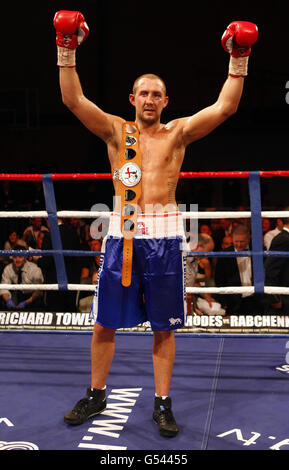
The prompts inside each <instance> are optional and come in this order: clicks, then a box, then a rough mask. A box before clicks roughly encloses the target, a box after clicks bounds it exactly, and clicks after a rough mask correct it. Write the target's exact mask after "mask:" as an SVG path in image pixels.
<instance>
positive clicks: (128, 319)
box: [91, 212, 187, 331]
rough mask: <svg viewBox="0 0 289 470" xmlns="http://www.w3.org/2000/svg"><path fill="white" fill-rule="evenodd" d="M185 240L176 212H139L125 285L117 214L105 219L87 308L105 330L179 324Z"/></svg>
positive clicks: (164, 327) (183, 307)
mask: <svg viewBox="0 0 289 470" xmlns="http://www.w3.org/2000/svg"><path fill="white" fill-rule="evenodd" d="M185 247H186V240H185V232H184V224H183V218H182V214H181V213H180V212H176V213H170V212H169V213H165V214H163V213H161V214H153V215H150V214H140V215H139V216H138V219H137V229H136V233H135V236H134V240H133V263H132V277H131V284H130V286H128V287H124V286H123V285H122V283H121V278H122V253H123V236H122V234H121V232H120V216H119V215H118V214H112V215H111V217H110V223H109V229H108V233H107V236H106V237H105V238H104V240H103V244H102V253H103V254H102V255H101V263H100V268H99V273H98V279H97V284H96V288H95V294H94V299H93V303H92V308H91V312H92V314H93V316H94V319H95V321H96V323H98V324H99V325H102V326H103V327H106V328H112V329H119V328H131V327H134V326H137V325H140V324H142V323H144V322H147V321H149V322H150V325H151V329H152V330H153V331H165V330H173V329H176V328H180V327H182V326H183V325H184V322H185V316H186V280H185V272H186V255H187V252H186V251H185Z"/></svg>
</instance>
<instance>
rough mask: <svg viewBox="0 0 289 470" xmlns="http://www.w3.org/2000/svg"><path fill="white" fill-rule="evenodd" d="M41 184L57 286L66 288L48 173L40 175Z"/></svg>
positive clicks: (51, 186)
mask: <svg viewBox="0 0 289 470" xmlns="http://www.w3.org/2000/svg"><path fill="white" fill-rule="evenodd" d="M42 185H43V192H44V199H45V207H46V211H47V214H48V221H49V227H50V236H51V242H52V248H53V250H55V253H53V258H54V263H55V268H56V275H57V282H58V287H59V289H60V290H67V283H68V281H67V275H66V269H65V262H64V256H63V250H62V242H61V237H60V232H59V228H58V223H57V208H56V200H55V193H54V187H53V181H52V177H51V175H50V174H46V175H42Z"/></svg>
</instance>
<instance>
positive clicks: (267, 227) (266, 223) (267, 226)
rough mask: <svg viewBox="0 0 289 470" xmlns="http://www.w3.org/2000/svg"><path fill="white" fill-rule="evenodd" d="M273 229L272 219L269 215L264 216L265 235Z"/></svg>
mask: <svg viewBox="0 0 289 470" xmlns="http://www.w3.org/2000/svg"><path fill="white" fill-rule="evenodd" d="M269 230H271V220H270V219H268V218H267V217H262V232H263V236H264V235H265V233H267V232H269Z"/></svg>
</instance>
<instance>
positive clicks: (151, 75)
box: [132, 73, 167, 96]
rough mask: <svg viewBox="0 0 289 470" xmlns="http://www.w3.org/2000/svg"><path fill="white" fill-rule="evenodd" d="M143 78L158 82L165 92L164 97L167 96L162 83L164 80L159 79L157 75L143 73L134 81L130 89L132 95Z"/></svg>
mask: <svg viewBox="0 0 289 470" xmlns="http://www.w3.org/2000/svg"><path fill="white" fill-rule="evenodd" d="M143 78H149V79H150V80H159V81H160V82H161V83H162V85H163V87H164V92H165V96H166V94H167V87H166V84H165V82H164V80H163V79H162V78H161V77H159V76H158V75H156V74H154V73H145V74H143V75H140V76H139V77H138V78H137V79H136V80H135V81H134V84H133V87H132V91H133V94H135V93H136V89H137V85H138V82H139V81H140V80H142V79H143Z"/></svg>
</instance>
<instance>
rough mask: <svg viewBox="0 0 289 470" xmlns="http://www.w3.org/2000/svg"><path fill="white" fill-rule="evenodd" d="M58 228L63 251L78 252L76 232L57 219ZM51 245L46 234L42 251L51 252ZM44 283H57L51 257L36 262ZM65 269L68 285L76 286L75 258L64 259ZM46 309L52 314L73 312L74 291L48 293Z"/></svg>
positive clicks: (78, 266) (76, 269) (77, 269)
mask: <svg viewBox="0 0 289 470" xmlns="http://www.w3.org/2000/svg"><path fill="white" fill-rule="evenodd" d="M58 227H59V232H60V238H61V242H62V249H63V250H79V249H80V241H79V238H78V236H77V233H76V230H75V229H74V228H73V227H72V226H71V225H70V224H68V223H64V222H63V221H62V219H58ZM51 249H52V243H51V237H50V233H49V232H47V233H46V234H45V236H44V238H43V241H42V250H51ZM38 265H39V266H40V267H41V269H42V271H43V274H44V278H45V282H46V283H47V284H55V283H57V275H56V269H55V264H54V260H53V257H52V256H43V257H42V258H41V259H39V260H38ZM65 268H66V274H67V280H68V283H69V284H78V283H79V279H80V262H79V259H78V258H77V257H76V256H66V257H65ZM46 305H47V308H48V309H49V310H50V311H52V312H73V311H75V307H76V292H75V291H48V292H47V295H46Z"/></svg>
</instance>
